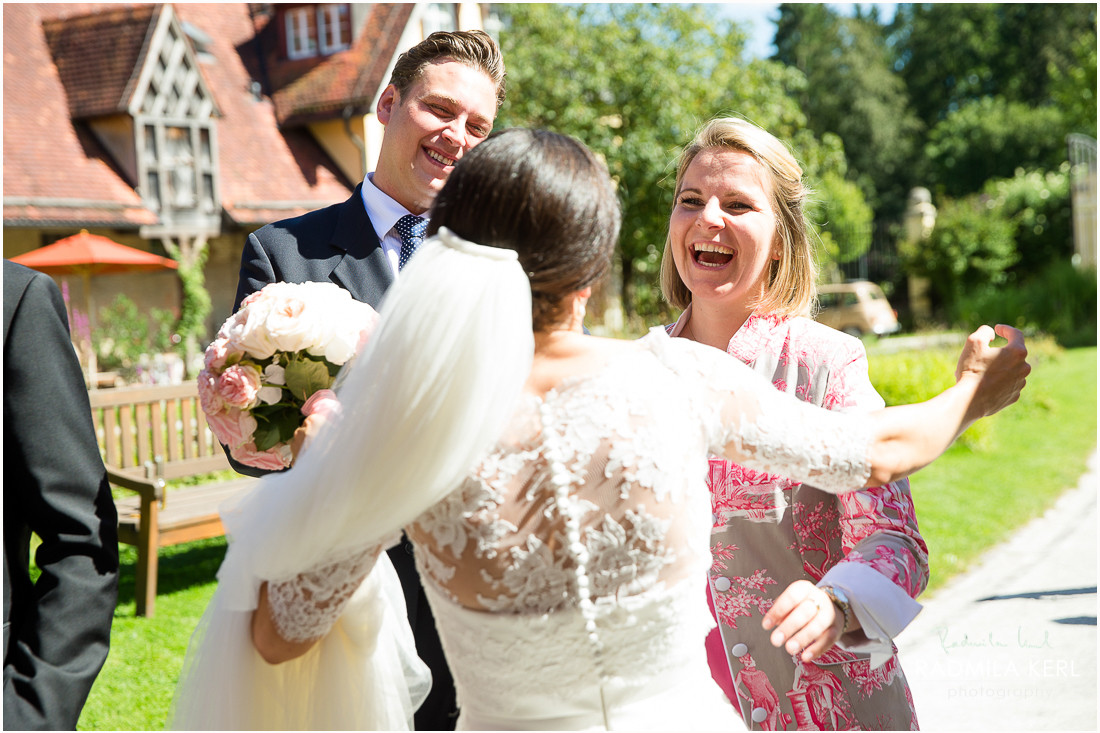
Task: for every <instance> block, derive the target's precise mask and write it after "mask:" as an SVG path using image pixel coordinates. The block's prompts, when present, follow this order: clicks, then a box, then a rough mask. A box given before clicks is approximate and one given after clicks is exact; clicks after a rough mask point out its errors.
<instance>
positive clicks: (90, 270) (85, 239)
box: [11, 229, 179, 383]
mask: <svg viewBox="0 0 1100 733" xmlns="http://www.w3.org/2000/svg"><path fill="white" fill-rule="evenodd" d="M11 259H12V262H17V263H19V264H20V265H25V266H27V267H30V268H32V269H35V270H38V271H39V272H44V273H46V274H48V275H62V276H65V275H78V276H80V278H81V279H82V280H83V282H84V310H85V312H86V313H87V314H88V325H89V327H91V328H93V329H94V328H95V310H94V309H93V308H92V296H91V292H92V276H93V275H112V274H116V273H122V272H148V271H151V270H175V269H177V268H178V267H179V266H178V265H177V264H176V261H175V260H172V259H169V258H167V257H161V256H160V255H155V254H153V253H152V252H145V251H143V250H140V249H135V248H133V247H127V246H126V245H124V244H119V243H118V242H115V241H113V240H110V239H108V238H107V237H101V236H99V235H98V234H89V233H88V230H87V229H82V230H81V231H80V233H79V234H74V235H73V236H71V237H65V238H64V239H60V240H58V241H56V242H54V243H53V244H50V245H47V246H45V247H41V248H39V249H36V250H34V251H32V252H27V253H26V254H22V255H19V256H18V257H12V258H11ZM93 369H94V367H93V365H91V364H89V370H90V371H91V370H93ZM89 376H92V375H89ZM92 383H94V380H92Z"/></svg>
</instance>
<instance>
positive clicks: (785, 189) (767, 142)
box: [661, 117, 817, 316]
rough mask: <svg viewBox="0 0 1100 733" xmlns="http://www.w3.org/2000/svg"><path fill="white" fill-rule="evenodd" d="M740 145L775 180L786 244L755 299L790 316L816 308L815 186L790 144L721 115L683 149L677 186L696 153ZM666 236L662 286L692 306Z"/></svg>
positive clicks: (762, 307) (760, 306)
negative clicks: (811, 199) (811, 201)
mask: <svg viewBox="0 0 1100 733" xmlns="http://www.w3.org/2000/svg"><path fill="white" fill-rule="evenodd" d="M715 148H717V149H720V150H736V151H740V152H743V153H748V154H749V155H751V156H752V157H754V158H756V160H758V161H759V162H760V164H761V165H762V166H764V170H765V171H766V172H767V176H768V181H769V182H770V183H771V198H772V208H773V209H774V210H775V213H776V231H775V236H776V237H777V238H778V240H779V242H780V244H781V248H780V255H779V259H778V260H772V262H771V266H770V268H769V270H768V277H767V286H766V288H765V291H764V295H763V297H762V298H761V299H760V301H759V302H757V303H754V304H753V306H754V309H755V310H757V311H759V312H761V313H774V314H778V315H786V316H805V315H809V314H810V309H811V306H812V305H813V301H814V296H815V294H816V288H815V286H814V282H815V280H816V279H817V269H816V267H815V265H814V257H813V247H812V245H811V244H810V227H809V223H808V222H807V220H806V198H807V196H808V195H809V193H810V191H809V189H807V188H806V186H805V184H803V182H802V167H801V166H799V165H798V161H797V160H795V158H794V156H793V155H792V154H791V151H790V150H789V149H788V148H787V146H786V145H785V144H784V143H783V142H782V141H780V140H779V139H778V138H777V137H775V136H774V135H772V134H771V133H770V132H768V131H767V130H764V129H763V128H760V127H757V126H756V125H754V124H752V123H751V122H748V121H746V120H743V119H740V118H738V117H719V118H715V119H713V120H711V121H710V122H708V123H706V124H705V125H703V127H702V128H700V129H699V131H698V132H697V133H696V134H695V137H694V138H693V139H692V141H691V142H690V143H688V145H687V146H686V147H685V148H684V149H683V151H682V152H681V153H680V159H679V162H678V163H677V166H676V191H675V196H674V198H673V200H674V201H675V200H676V198H678V197H679V195H680V188H681V186H682V185H683V181H684V174H685V172H686V171H687V169H688V167H689V166H690V165H691V163H692V161H693V160H695V158H696V156H698V155H699V154H700V153H702V152H703V151H704V150H713V149H715ZM670 244H671V243H670V241H669V239H668V237H666V238H665V251H664V254H663V255H662V257H661V292H662V293H663V294H664V296H665V300H667V301H668V302H669V303H670V304H671V305H672V306H673V307H675V308H681V309H683V308H686V307H687V306H688V304H689V303H691V291H690V290H688V288H687V285H685V284H684V281H683V279H682V278H681V277H680V273H679V272H677V270H676V263H675V261H674V260H673V257H672V247H671V246H670Z"/></svg>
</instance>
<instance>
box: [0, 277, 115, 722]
mask: <svg viewBox="0 0 1100 733" xmlns="http://www.w3.org/2000/svg"><path fill="white" fill-rule="evenodd" d="M32 532H33V533H34V534H37V535H38V537H39V538H40V539H41V540H42V543H41V544H40V545H39V546H38V549H37V550H36V552H35V555H34V558H35V562H36V564H37V565H38V568H39V569H40V570H41V571H42V574H41V575H40V576H39V577H38V579H37V580H36V581H32V580H31V578H30V574H29V572H28V566H29V563H30V540H31V533H32ZM117 595H118V516H117V514H116V512H115V505H114V502H113V501H112V500H111V489H110V486H108V484H107V469H106V468H104V467H103V460H102V458H100V455H99V446H98V444H97V443H96V437H95V428H94V427H93V426H92V408H91V406H90V405H89V403H88V393H87V391H86V389H85V387H84V377H83V374H82V373H81V370H80V364H79V363H78V362H77V358H76V352H75V351H74V350H73V345H72V342H71V341H70V340H69V327H68V319H67V317H66V315H65V304H64V302H63V301H62V299H61V292H60V291H59V290H58V288H57V285H56V284H55V283H54V281H53V280H51V279H50V278H49V276H47V275H44V274H42V273H41V272H35V271H34V270H30V269H28V268H26V267H23V266H22V265H17V264H15V263H14V262H10V261H8V260H5V261H4V728H5V729H8V730H64V729H68V730H73V729H75V728H76V722H77V719H78V718H79V717H80V711H81V709H82V708H83V707H84V701H85V700H86V699H87V697H88V692H89V691H90V690H91V689H92V683H93V682H94V681H95V678H96V675H97V674H99V670H100V668H101V667H102V666H103V662H104V660H106V658H107V649H108V646H109V645H110V637H111V621H112V619H113V618H114V611H115V601H116V599H117Z"/></svg>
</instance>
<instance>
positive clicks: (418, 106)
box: [372, 59, 497, 214]
mask: <svg viewBox="0 0 1100 733" xmlns="http://www.w3.org/2000/svg"><path fill="white" fill-rule="evenodd" d="M496 110H497V99H496V87H495V86H494V84H493V81H492V79H490V78H489V76H488V75H487V74H485V73H484V72H483V71H481V70H479V69H475V68H473V67H472V66H467V65H466V64H462V63H458V62H456V61H450V60H448V59H443V60H440V61H437V62H434V63H431V64H428V65H427V66H425V67H424V69H423V71H422V73H421V76H420V78H419V79H417V81H416V82H415V83H414V84H413V85H412V86H411V87H410V88H409V90H408V92H407V93H406V94H400V93H399V92H398V91H397V90H396V88H395V87H394V86H393V85H392V84H391V85H390V86H388V87H386V89H385V91H383V92H382V97H381V99H379V101H378V119H379V121H380V122H381V123H382V124H383V125H385V126H386V131H385V135H384V137H383V140H382V149H381V151H380V152H379V155H378V166H377V168H376V170H375V172H374V178H373V179H372V180H373V181H374V185H376V186H378V188H379V189H381V190H382V191H384V192H385V193H387V194H389V196H390V197H391V198H393V199H394V200H395V201H397V202H398V203H399V204H401V205H402V206H404V207H405V208H406V209H408V210H409V211H411V212H412V213H414V214H421V213H423V212H425V211H427V210H428V208H429V207H430V206H431V204H432V201H433V200H434V199H435V195H436V193H438V192H439V189H440V188H442V187H443V183H444V182H445V181H446V180H447V176H448V175H450V173H451V170H453V168H454V164H455V162H457V161H458V160H459V159H461V158H462V156H463V155H465V153H466V151H468V150H469V149H470V148H472V147H474V146H475V145H477V144H478V143H479V142H481V141H482V140H484V139H485V137H486V136H487V135H488V134H489V132H490V131H491V130H492V129H493V120H494V118H495V117H496Z"/></svg>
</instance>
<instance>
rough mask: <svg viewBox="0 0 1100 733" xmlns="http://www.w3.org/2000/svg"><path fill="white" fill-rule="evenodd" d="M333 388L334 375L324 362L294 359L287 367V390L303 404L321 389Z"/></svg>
mask: <svg viewBox="0 0 1100 733" xmlns="http://www.w3.org/2000/svg"><path fill="white" fill-rule="evenodd" d="M331 386H332V375H330V374H329V370H328V366H327V365H326V362H324V361H314V360H312V359H308V358H296V359H292V360H291V361H290V363H289V364H287V367H286V388H287V389H289V390H290V393H291V394H292V395H294V396H295V397H296V398H298V399H300V400H302V401H303V402H304V401H306V400H308V399H309V398H310V396H311V395H312V394H313V393H314V392H316V391H317V390H321V389H328V388H329V387H331Z"/></svg>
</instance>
